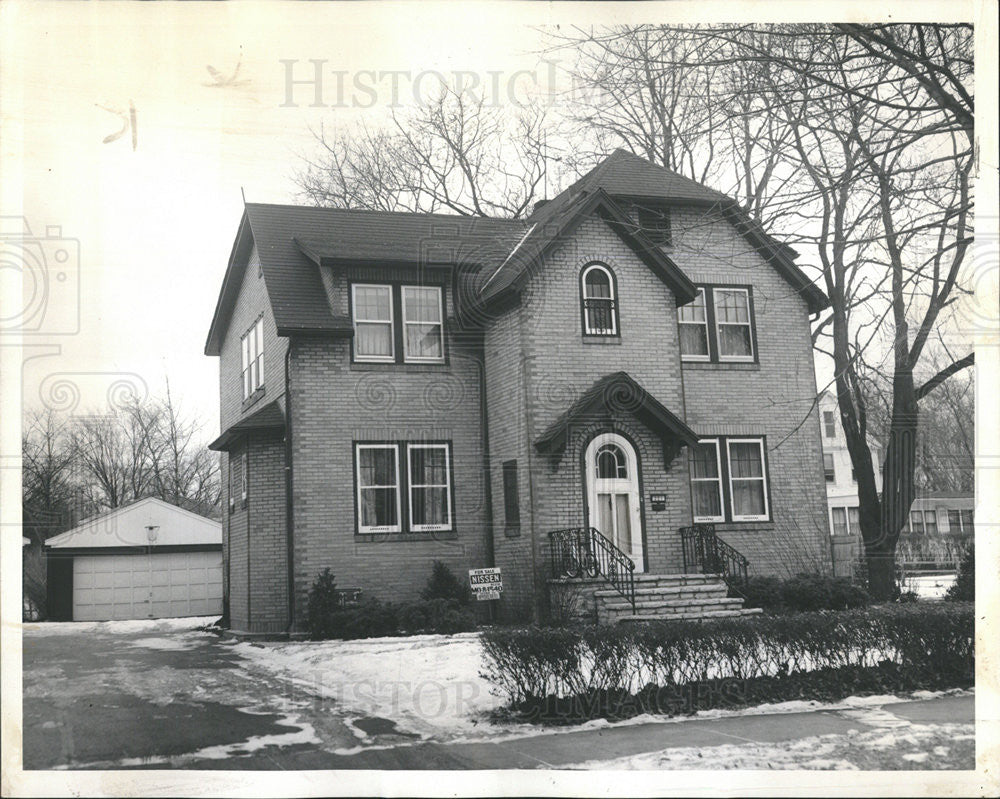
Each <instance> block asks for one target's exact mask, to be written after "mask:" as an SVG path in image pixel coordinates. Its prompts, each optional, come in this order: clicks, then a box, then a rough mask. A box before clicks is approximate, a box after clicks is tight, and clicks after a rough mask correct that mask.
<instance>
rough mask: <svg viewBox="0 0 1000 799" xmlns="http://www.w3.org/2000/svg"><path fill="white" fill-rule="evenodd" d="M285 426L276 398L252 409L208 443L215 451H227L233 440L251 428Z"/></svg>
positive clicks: (273, 428) (280, 428) (276, 428)
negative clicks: (252, 410) (248, 413)
mask: <svg viewBox="0 0 1000 799" xmlns="http://www.w3.org/2000/svg"><path fill="white" fill-rule="evenodd" d="M284 427H285V412H284V411H283V410H281V405H280V404H279V402H278V400H271V402H269V403H267V405H264V406H263V407H261V408H259V409H258V410H256V411H254V412H253V413H252V414H250V415H249V416H248V417H246V418H245V419H241V420H240V421H238V422H236V424H234V425H231V426H230V427H229V428H228V429H227V430H226V431H225V432H224V433H223V434H222V435H221V436H219V437H218V438H217V439H215V441H213V442H212V443H211V444H209V445H208V448H209V449H210V450H214V451H215V452H228V451H229V448H230V447H231V446H232V444H233V442H234V441H237V440H239V439H240V438H242V436H243V435H245V434H246V433H249V432H251V431H253V430H283V429H284Z"/></svg>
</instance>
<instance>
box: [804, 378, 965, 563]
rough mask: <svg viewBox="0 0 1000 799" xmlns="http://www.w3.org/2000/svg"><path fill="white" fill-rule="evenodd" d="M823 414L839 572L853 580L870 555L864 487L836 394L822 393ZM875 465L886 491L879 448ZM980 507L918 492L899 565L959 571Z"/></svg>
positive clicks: (958, 497)
mask: <svg viewBox="0 0 1000 799" xmlns="http://www.w3.org/2000/svg"><path fill="white" fill-rule="evenodd" d="M819 412H820V429H821V432H822V436H823V471H824V477H825V479H826V498H827V506H828V510H829V524H830V536H831V548H832V552H833V563H834V571H835V573H837V574H839V575H842V576H850V575H851V574H852V573H853V569H854V566H855V564H856V563H857V561H858V559H859V558H861V557H862V555H863V552H864V550H863V547H862V543H861V527H860V525H859V521H858V507H859V500H858V483H857V480H856V479H855V475H854V467H853V466H852V464H851V455H850V453H849V452H848V450H847V439H846V437H845V436H844V428H843V425H842V422H841V420H840V410H839V408H838V405H837V397H836V395H835V394H834V393H833V392H830V391H826V392H824V393H823V394H822V396H821V397H820V400H819ZM872 462H873V463H874V464H875V465H876V468H877V469H878V475H877V477H876V486H878V488H879V489H881V485H882V453H881V451H880V450H878V449H877V448H872ZM974 507H975V500H974V498H973V497H972V496H970V495H968V494H961V493H953V492H919V491H918V494H917V497H916V498H915V499H914V500H913V505H912V506H911V507H910V515H909V519H908V523H907V525H906V527H905V528H904V529H903V531H902V533H901V534H900V539H899V543H898V544H897V547H896V561H897V563H898V564H900V565H901V566H902V567H903V568H906V567H907V565H916V564H921V565H924V566H928V567H929V566H932V565H940V566H944V567H955V566H957V564H958V561H959V559H960V557H961V553H962V551H963V549H964V547H965V544H966V543H967V541H968V540H969V539H970V538H971V536H972V533H973V509H974Z"/></svg>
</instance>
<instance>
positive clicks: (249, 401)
mask: <svg viewBox="0 0 1000 799" xmlns="http://www.w3.org/2000/svg"><path fill="white" fill-rule="evenodd" d="M265 393H266V392H265V389H264V386H260V387H259V388H257V389H256V390H255V391H254V392H253V394H251V395H250V396H249V397H247V398H246V399H245V400H243V405H242V406H240V410H241V411H246V410H248V409H249V408H252V407H253V406H254V405H256V404H257V403H258V402H259V401H260V398H261V397H263V396H264V394H265Z"/></svg>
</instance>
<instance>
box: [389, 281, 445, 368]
mask: <svg viewBox="0 0 1000 799" xmlns="http://www.w3.org/2000/svg"><path fill="white" fill-rule="evenodd" d="M407 289H434V290H435V291H436V292H437V301H438V321H437V322H436V323H433V322H410V321H407V319H406V290H407ZM399 291H400V296H401V302H402V306H403V360H404V361H405V362H406V363H443V362H444V297H443V296H442V295H443V294H444V292H443V291H442V290H441V287H440V286H401V287H400V289H399ZM430 324H437V326H438V329H439V330H440V331H441V339H440V340H441V354H440V355H434V356H431V357H426V356H419V355H410V353H409V350H408V347H407V341H408V339H407V336H406V328H407V325H430Z"/></svg>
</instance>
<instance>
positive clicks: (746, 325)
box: [677, 286, 757, 363]
mask: <svg viewBox="0 0 1000 799" xmlns="http://www.w3.org/2000/svg"><path fill="white" fill-rule="evenodd" d="M677 322H678V329H679V336H680V348H681V359H682V360H684V361H712V362H716V363H732V362H740V361H745V362H752V361H754V360H756V358H757V352H756V335H755V331H754V316H753V298H752V294H751V291H750V288H749V287H748V286H699V287H698V294H697V296H696V297H695V299H694V300H692V301H691V302H689V303H688V304H687V305H682V306H681V307H680V308H679V309H678V313H677Z"/></svg>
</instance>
